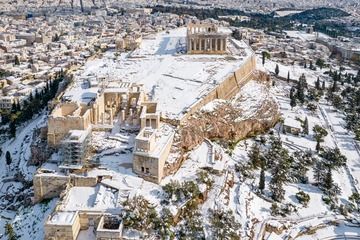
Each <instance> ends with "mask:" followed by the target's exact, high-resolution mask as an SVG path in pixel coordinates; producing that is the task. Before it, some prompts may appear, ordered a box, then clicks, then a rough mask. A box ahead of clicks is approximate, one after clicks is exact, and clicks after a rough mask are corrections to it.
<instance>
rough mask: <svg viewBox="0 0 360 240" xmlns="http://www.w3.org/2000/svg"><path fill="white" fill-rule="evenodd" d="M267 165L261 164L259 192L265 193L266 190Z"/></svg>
mask: <svg viewBox="0 0 360 240" xmlns="http://www.w3.org/2000/svg"><path fill="white" fill-rule="evenodd" d="M264 165H265V164H261V171H260V179H259V190H260V192H261V193H263V191H264V189H265V169H264V168H265V166H264Z"/></svg>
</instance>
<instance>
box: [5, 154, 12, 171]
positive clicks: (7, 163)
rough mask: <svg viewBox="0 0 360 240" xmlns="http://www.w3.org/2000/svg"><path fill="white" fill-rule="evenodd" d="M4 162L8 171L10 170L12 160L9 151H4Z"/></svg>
mask: <svg viewBox="0 0 360 240" xmlns="http://www.w3.org/2000/svg"><path fill="white" fill-rule="evenodd" d="M5 160H6V165H7V166H8V170H10V164H11V162H12V158H11V154H10V152H9V151H6V153H5Z"/></svg>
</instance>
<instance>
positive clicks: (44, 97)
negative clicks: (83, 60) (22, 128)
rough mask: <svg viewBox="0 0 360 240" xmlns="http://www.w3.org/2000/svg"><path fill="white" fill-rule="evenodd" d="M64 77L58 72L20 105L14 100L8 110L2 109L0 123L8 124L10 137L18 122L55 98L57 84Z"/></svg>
mask: <svg viewBox="0 0 360 240" xmlns="http://www.w3.org/2000/svg"><path fill="white" fill-rule="evenodd" d="M63 79H64V73H63V72H59V73H57V75H56V76H55V79H54V80H49V81H48V82H47V83H46V86H45V87H44V88H43V89H42V90H41V91H40V92H39V91H38V90H36V91H35V94H32V93H31V94H30V95H29V97H28V99H27V100H25V101H24V102H23V104H22V106H21V105H20V103H19V102H14V103H13V105H12V108H11V110H10V111H2V112H1V116H2V124H9V129H8V132H9V134H10V136H11V137H15V136H16V128H17V126H19V125H20V124H22V123H24V122H26V121H28V120H30V119H32V117H33V116H34V115H35V114H38V113H39V112H40V111H41V110H43V109H44V108H45V107H47V105H48V103H49V102H50V101H51V100H52V99H53V98H55V96H56V94H57V92H58V88H59V84H60V82H62V81H63Z"/></svg>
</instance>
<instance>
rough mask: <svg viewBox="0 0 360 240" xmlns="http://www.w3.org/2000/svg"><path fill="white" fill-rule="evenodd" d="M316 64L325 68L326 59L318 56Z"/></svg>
mask: <svg viewBox="0 0 360 240" xmlns="http://www.w3.org/2000/svg"><path fill="white" fill-rule="evenodd" d="M315 64H316V65H317V66H319V67H320V69H323V67H324V65H325V62H324V60H322V59H320V58H318V59H317V60H316V63H315Z"/></svg>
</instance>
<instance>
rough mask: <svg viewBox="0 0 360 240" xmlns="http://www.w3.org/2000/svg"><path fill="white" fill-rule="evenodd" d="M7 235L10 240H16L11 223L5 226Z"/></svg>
mask: <svg viewBox="0 0 360 240" xmlns="http://www.w3.org/2000/svg"><path fill="white" fill-rule="evenodd" d="M5 234H6V235H7V238H8V240H16V239H17V237H16V235H15V231H14V228H13V226H12V224H11V223H6V224H5Z"/></svg>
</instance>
